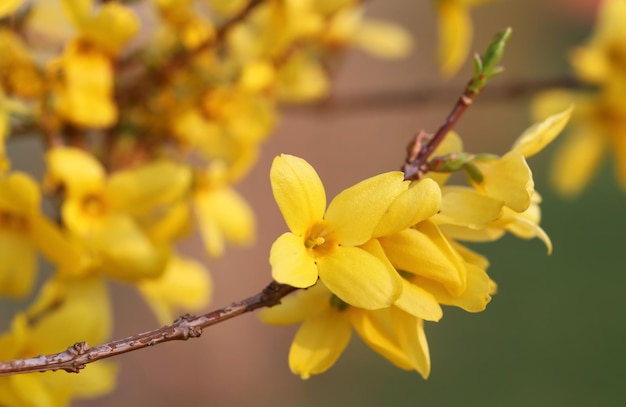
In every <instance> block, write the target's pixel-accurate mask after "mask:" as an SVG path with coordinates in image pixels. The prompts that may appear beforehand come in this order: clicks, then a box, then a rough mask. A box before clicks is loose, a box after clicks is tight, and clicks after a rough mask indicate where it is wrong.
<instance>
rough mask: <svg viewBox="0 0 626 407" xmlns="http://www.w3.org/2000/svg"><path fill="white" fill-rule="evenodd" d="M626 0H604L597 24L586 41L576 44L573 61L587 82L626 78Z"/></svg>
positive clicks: (605, 83) (572, 54) (576, 69)
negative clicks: (625, 24)
mask: <svg viewBox="0 0 626 407" xmlns="http://www.w3.org/2000/svg"><path fill="white" fill-rule="evenodd" d="M624 21H626V3H624V1H622V0H605V1H603V2H602V3H601V6H600V8H599V10H598V17H597V21H596V28H595V32H594V33H593V36H592V37H591V38H590V39H589V41H588V42H587V44H585V45H582V46H579V47H577V48H575V49H574V50H573V51H572V53H571V63H572V65H573V67H574V69H575V71H576V74H577V76H578V77H580V78H581V79H582V80H583V81H585V82H590V83H595V84H602V85H605V86H611V83H612V82H615V81H616V80H618V81H626V27H624Z"/></svg>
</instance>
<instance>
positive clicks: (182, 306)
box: [139, 255, 213, 325]
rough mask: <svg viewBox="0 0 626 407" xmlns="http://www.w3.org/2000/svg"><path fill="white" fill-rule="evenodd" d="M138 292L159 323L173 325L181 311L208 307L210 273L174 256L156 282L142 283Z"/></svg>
mask: <svg viewBox="0 0 626 407" xmlns="http://www.w3.org/2000/svg"><path fill="white" fill-rule="evenodd" d="M139 291H140V292H141V294H142V295H143V296H144V298H145V299H146V302H147V303H148V304H149V305H150V307H151V308H152V311H153V312H154V314H155V315H156V317H157V319H158V321H159V323H161V324H163V325H166V324H170V323H172V321H174V318H175V317H176V315H177V312H178V311H179V310H183V311H188V312H194V311H198V310H199V309H200V308H202V307H204V306H206V304H207V303H208V301H209V299H210V297H211V293H212V291H213V282H212V281H211V276H210V274H209V272H208V271H207V270H206V269H205V268H204V267H203V266H202V264H200V263H198V262H197V261H193V260H191V259H184V258H182V257H178V256H176V255H172V256H171V257H170V259H169V261H168V263H167V266H166V268H165V272H164V273H163V274H162V275H161V276H160V277H159V278H157V279H152V280H145V281H141V282H140V283H139Z"/></svg>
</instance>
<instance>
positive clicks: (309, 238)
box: [304, 222, 337, 257]
mask: <svg viewBox="0 0 626 407" xmlns="http://www.w3.org/2000/svg"><path fill="white" fill-rule="evenodd" d="M304 246H305V247H306V248H307V251H308V252H309V254H310V255H311V256H313V257H319V256H323V255H325V254H328V253H329V252H331V251H332V250H333V249H334V248H335V247H336V246H337V244H336V243H335V241H334V239H333V238H332V234H331V233H330V231H329V230H328V227H327V225H326V223H324V222H321V223H318V224H316V225H314V226H313V227H312V228H311V229H309V231H308V232H307V233H306V235H305V239H304Z"/></svg>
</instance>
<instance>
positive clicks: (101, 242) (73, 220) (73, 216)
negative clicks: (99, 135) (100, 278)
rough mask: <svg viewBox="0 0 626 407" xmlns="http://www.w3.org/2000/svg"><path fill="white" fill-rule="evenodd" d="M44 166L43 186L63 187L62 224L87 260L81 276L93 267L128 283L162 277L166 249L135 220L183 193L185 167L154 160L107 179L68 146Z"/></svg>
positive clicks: (91, 161)
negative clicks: (87, 256)
mask: <svg viewBox="0 0 626 407" xmlns="http://www.w3.org/2000/svg"><path fill="white" fill-rule="evenodd" d="M46 161H47V165H48V171H47V174H46V180H45V183H46V185H47V187H48V188H49V189H53V188H63V191H64V192H65V200H64V202H63V206H62V208H61V213H62V216H63V221H64V224H65V226H66V227H67V229H68V230H69V231H70V232H71V233H72V234H73V235H74V236H76V237H77V238H78V239H80V241H81V242H82V244H83V245H84V247H85V248H86V250H87V253H88V254H89V256H90V258H89V260H88V264H85V265H83V266H84V270H83V272H84V271H86V270H89V269H92V268H94V267H95V268H96V269H99V270H102V271H104V272H105V273H106V274H108V275H110V276H113V277H116V278H120V279H123V280H131V281H132V280H137V279H140V278H146V277H157V276H159V275H160V274H162V273H163V271H164V269H165V264H166V262H167V259H168V256H169V253H170V249H169V247H168V244H165V243H164V242H158V243H157V242H153V241H151V240H150V239H149V237H148V235H147V234H146V233H145V232H144V231H143V230H142V228H141V224H140V223H139V221H138V220H139V219H140V218H145V217H148V216H149V215H150V214H154V213H155V212H156V213H157V214H158V212H159V211H158V210H157V209H158V208H159V207H160V206H162V205H166V204H168V203H169V202H173V201H175V200H176V199H177V198H178V197H180V196H181V194H182V193H183V192H184V191H186V190H187V189H189V187H190V180H191V178H190V175H191V174H190V172H189V171H188V170H187V169H186V168H184V167H181V166H177V165H176V164H174V163H172V162H168V161H157V162H153V163H151V164H149V165H146V166H143V167H141V168H137V169H134V170H127V171H120V172H117V173H115V174H113V175H112V176H110V177H107V176H106V174H105V172H104V168H103V167H102V166H101V164H100V163H99V162H98V161H96V160H95V158H94V157H92V156H91V155H89V154H87V153H85V152H83V151H81V150H78V149H75V148H70V147H57V148H53V149H51V150H50V151H49V152H48V153H47V155H46ZM168 243H169V242H168Z"/></svg>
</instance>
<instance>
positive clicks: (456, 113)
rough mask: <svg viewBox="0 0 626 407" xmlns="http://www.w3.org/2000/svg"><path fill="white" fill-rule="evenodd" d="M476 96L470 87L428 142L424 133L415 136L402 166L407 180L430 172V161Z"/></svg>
mask: <svg viewBox="0 0 626 407" xmlns="http://www.w3.org/2000/svg"><path fill="white" fill-rule="evenodd" d="M476 96H478V92H475V91H472V90H470V87H469V85H468V87H466V89H465V91H464V92H463V94H462V95H461V96H460V97H459V98H458V99H457V101H456V104H455V105H454V107H453V108H452V111H451V112H450V113H449V114H448V117H446V120H445V121H444V122H443V124H442V125H441V126H440V127H439V129H438V130H437V132H436V133H435V134H434V135H433V136H432V138H430V140H428V136H427V135H426V133H425V132H424V131H420V132H419V133H418V134H417V135H416V136H415V138H414V140H413V141H412V142H411V143H409V146H408V148H407V157H406V160H405V162H404V165H402V171H404V179H405V180H416V179H420V178H422V176H423V175H424V174H425V173H426V171H427V170H428V168H427V167H428V159H429V158H430V156H431V155H432V154H433V152H434V151H435V150H436V149H437V147H438V146H439V144H440V143H441V142H442V141H443V139H444V138H445V137H446V135H447V134H448V132H449V131H450V130H452V129H453V128H454V126H455V125H456V123H457V122H458V121H459V119H460V118H461V116H463V113H464V112H465V110H467V108H468V107H470V106H471V105H472V103H473V102H474V99H476Z"/></svg>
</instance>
